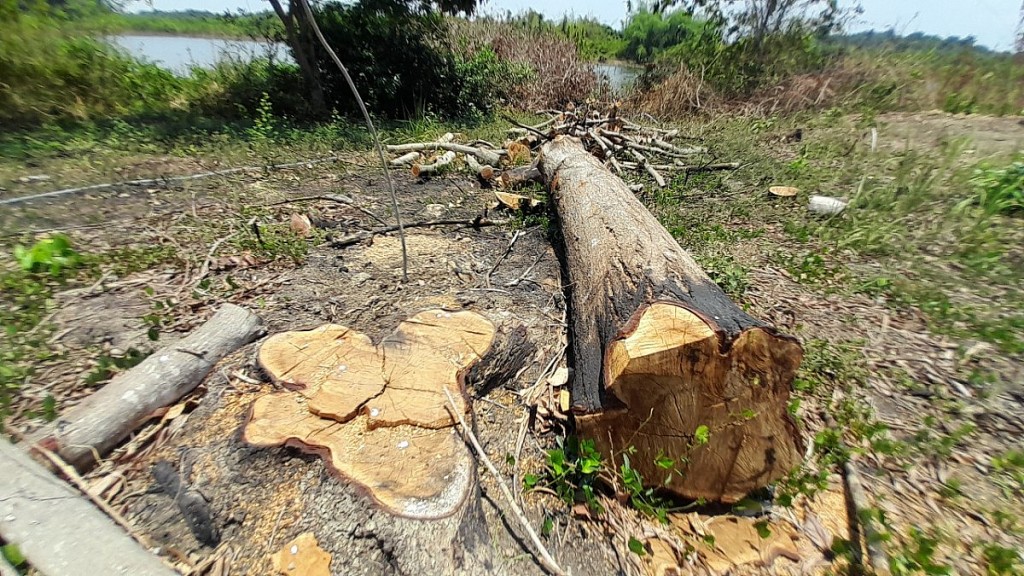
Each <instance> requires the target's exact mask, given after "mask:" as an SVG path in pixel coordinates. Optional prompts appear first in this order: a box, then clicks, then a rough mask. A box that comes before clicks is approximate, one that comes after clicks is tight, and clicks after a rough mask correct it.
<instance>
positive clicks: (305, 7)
mask: <svg viewBox="0 0 1024 576" xmlns="http://www.w3.org/2000/svg"><path fill="white" fill-rule="evenodd" d="M299 3H300V4H302V11H303V12H304V13H305V15H306V19H308V20H309V25H310V27H312V28H313V33H314V34H316V37H317V40H319V41H320V44H321V45H322V46H323V47H324V50H326V51H327V53H328V54H330V56H331V59H332V60H334V64H335V65H336V66H337V67H338V70H341V75H342V76H344V77H345V82H347V83H348V87H349V89H350V90H352V95H353V96H355V98H356V102H358V103H359V109H360V110H361V111H362V112H363V118H364V119H365V120H366V127H367V128H368V129H369V130H370V136H371V137H372V138H373V143H374V144H375V147H376V148H377V156H378V157H379V158H380V165H381V168H382V169H383V170H384V180H385V181H387V183H388V192H390V193H391V207H392V209H393V210H394V211H395V223H396V226H397V229H398V237H399V238H400V239H401V241H402V280H405V281H408V280H409V252H408V250H406V248H405V230H404V229H402V216H401V214H399V211H398V196H397V195H396V194H395V183H394V182H392V181H391V171H390V170H388V161H387V158H385V157H384V148H383V147H382V146H381V144H380V138H379V137H378V136H377V129H376V128H374V127H373V120H371V119H370V113H369V112H367V111H366V103H365V102H363V98H362V97H361V96H360V95H359V90H357V89H356V83H355V82H353V81H352V77H351V76H349V73H348V70H347V69H346V68H345V65H344V64H342V63H341V59H340V58H338V54H337V53H335V52H334V50H333V49H332V48H331V45H330V44H328V43H327V39H326V38H324V33H323V32H321V31H320V26H318V25H317V23H316V19H315V18H313V10H312V8H310V7H309V1H308V0H299Z"/></svg>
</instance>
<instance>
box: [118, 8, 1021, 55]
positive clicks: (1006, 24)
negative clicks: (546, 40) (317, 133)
mask: <svg viewBox="0 0 1024 576" xmlns="http://www.w3.org/2000/svg"><path fill="white" fill-rule="evenodd" d="M859 3H860V5H861V7H862V8H863V9H864V13H863V14H862V15H861V16H859V17H857V18H856V19H855V20H854V22H852V23H851V24H850V25H849V26H848V29H849V30H851V31H859V30H869V29H872V28H874V29H877V30H884V29H888V28H895V29H896V31H897V32H901V33H904V34H910V33H912V32H925V33H927V34H936V35H938V36H943V37H945V36H974V37H975V38H977V40H978V43H979V44H983V45H985V46H988V47H989V48H993V49H996V50H1010V49H1011V48H1012V47H1013V39H1014V33H1015V30H1016V28H1017V21H1018V19H1019V14H1020V8H1021V0H859ZM852 4H853V2H852V0H840V5H845V6H847V7H848V6H851V5H852ZM268 7H269V4H268V3H267V2H265V1H264V0H147V1H146V2H138V3H136V4H134V5H132V6H131V8H132V9H134V10H151V9H155V10H187V9H196V10H209V11H211V12H224V11H231V12H234V11H236V10H238V9H239V8H241V9H243V10H247V11H256V10H265V9H267V8H268ZM530 8H532V9H534V10H536V11H538V12H540V13H542V14H544V15H545V16H547V17H548V18H552V19H557V18H561V17H562V15H563V14H576V15H579V16H594V17H596V18H597V19H598V20H600V21H602V22H604V23H606V24H610V25H612V26H614V27H616V28H617V27H619V26H620V25H621V23H622V21H623V20H625V18H626V2H625V0H483V4H482V6H481V11H482V12H483V13H485V14H501V13H504V12H505V11H506V10H511V11H512V12H520V11H525V10H527V9H530Z"/></svg>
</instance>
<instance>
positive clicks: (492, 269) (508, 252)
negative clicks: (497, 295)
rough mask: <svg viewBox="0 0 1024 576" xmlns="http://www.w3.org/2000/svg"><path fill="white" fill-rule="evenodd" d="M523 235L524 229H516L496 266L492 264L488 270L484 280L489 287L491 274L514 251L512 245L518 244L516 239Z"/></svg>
mask: <svg viewBox="0 0 1024 576" xmlns="http://www.w3.org/2000/svg"><path fill="white" fill-rule="evenodd" d="M522 235H523V231H522V230H516V231H515V233H514V234H512V240H510V241H509V243H508V248H506V249H505V251H504V252H502V254H501V258H498V261H497V262H495V263H494V266H491V269H490V270H489V271H488V272H487V276H486V278H485V279H484V280H485V282H486V284H487V287H488V288H490V287H491V275H492V274H494V271H495V270H497V269H498V266H499V265H501V261H502V260H504V259H505V258H506V257H507V256H508V255H509V254H510V253H511V252H512V247H513V246H515V245H516V241H517V240H519V237H520V236H522Z"/></svg>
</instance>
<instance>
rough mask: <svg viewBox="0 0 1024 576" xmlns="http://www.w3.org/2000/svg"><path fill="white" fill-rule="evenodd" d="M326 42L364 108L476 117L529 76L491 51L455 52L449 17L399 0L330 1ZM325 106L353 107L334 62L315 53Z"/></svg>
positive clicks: (324, 23) (321, 18) (324, 21)
mask: <svg viewBox="0 0 1024 576" xmlns="http://www.w3.org/2000/svg"><path fill="white" fill-rule="evenodd" d="M317 20H318V22H319V23H320V27H321V29H322V31H323V33H324V36H325V37H326V38H327V41H328V42H329V43H330V44H331V46H332V47H333V48H334V49H335V50H336V51H337V52H338V56H339V58H341V61H342V62H343V63H344V64H345V66H346V67H347V68H348V69H349V72H350V73H351V74H352V77H353V80H354V81H355V83H356V86H357V87H358V88H359V92H360V94H361V96H362V97H363V99H364V100H365V101H366V104H367V107H368V108H369V109H370V110H373V111H374V112H376V113H378V114H382V115H385V116H390V117H405V118H409V117H419V116H423V115H431V114H432V115H437V116H442V117H460V118H464V117H475V116H479V115H484V114H489V113H490V112H491V111H492V110H493V108H494V107H495V106H496V105H497V104H499V103H500V101H501V100H502V99H504V98H507V97H508V96H509V94H510V93H511V91H512V90H513V89H514V87H515V86H516V85H517V84H518V83H520V82H522V81H523V80H524V79H525V78H526V77H527V75H528V72H527V70H526V69H525V68H524V67H522V66H519V65H516V64H515V63H512V62H509V61H508V60H505V59H501V58H499V57H498V56H497V55H496V54H495V53H494V51H487V50H480V51H474V52H472V53H467V52H464V51H456V50H454V49H453V47H452V43H451V42H450V36H449V32H448V23H447V22H446V20H445V19H444V18H443V17H442V16H441V15H440V14H437V13H435V12H416V11H413V10H412V9H410V8H408V7H407V6H406V5H405V4H401V3H387V2H383V3H378V2H365V1H364V2H360V3H357V4H353V5H346V4H340V3H334V2H332V3H329V4H326V5H324V6H323V7H322V8H321V9H320V11H319V15H318V17H317ZM317 63H318V66H319V69H320V70H321V75H322V81H323V85H324V91H325V93H326V95H327V98H328V106H330V107H333V108H335V109H336V110H338V111H341V112H346V113H352V112H354V111H356V110H357V108H356V106H357V105H356V102H355V100H354V99H353V98H352V95H351V92H350V91H349V87H348V85H347V84H346V82H345V80H344V78H343V77H342V75H341V74H340V73H339V72H338V71H337V70H336V68H335V65H334V63H333V61H331V60H330V57H329V56H328V55H327V54H325V53H324V52H323V51H322V50H318V51H317Z"/></svg>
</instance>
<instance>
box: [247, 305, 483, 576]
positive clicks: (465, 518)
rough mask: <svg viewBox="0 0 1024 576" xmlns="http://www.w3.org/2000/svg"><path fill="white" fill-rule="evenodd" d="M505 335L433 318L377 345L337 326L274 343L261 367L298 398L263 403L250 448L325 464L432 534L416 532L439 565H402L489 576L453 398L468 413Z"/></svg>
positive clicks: (457, 316)
mask: <svg viewBox="0 0 1024 576" xmlns="http://www.w3.org/2000/svg"><path fill="white" fill-rule="evenodd" d="M495 332H496V330H495V327H494V325H493V324H492V323H491V322H490V321H489V320H487V319H485V318H484V317H482V316H480V315H478V314H475V313H472V312H466V311H462V312H448V311H444V310H429V311H426V312H421V313H419V314H417V315H415V316H413V317H412V318H409V319H408V320H406V321H404V322H402V323H401V324H400V325H399V327H398V329H397V330H396V331H395V332H394V333H392V334H391V335H390V336H388V337H386V338H385V339H384V340H383V341H382V342H381V343H380V344H379V345H375V344H374V343H373V342H372V341H371V340H370V339H369V337H367V336H366V335H364V334H361V333H359V332H356V331H354V330H351V329H349V328H346V327H344V326H338V325H333V324H328V325H325V326H322V327H320V328H316V329H314V330H308V331H296V332H285V333H281V334H276V335H274V336H272V337H270V338H269V339H267V341H266V342H265V343H264V344H263V345H262V346H261V348H260V351H259V363H260V365H261V366H262V367H263V369H264V370H265V371H266V372H267V373H268V374H269V375H270V377H271V378H272V379H273V380H274V381H275V382H277V383H278V384H281V385H282V386H284V387H286V388H288V389H290V390H292V392H278V393H272V394H268V395H265V396H262V397H260V398H259V399H257V400H256V401H255V402H254V403H253V404H252V407H251V409H250V412H249V416H248V418H247V421H246V423H245V426H244V429H243V439H244V441H246V442H247V443H249V444H252V445H255V446H265V447H272V446H283V445H286V446H293V447H296V448H299V449H300V450H303V451H306V452H310V453H314V454H317V455H319V456H321V457H322V458H323V460H324V462H325V463H326V464H327V466H328V468H329V469H330V470H331V471H332V472H333V473H334V474H335V475H337V476H339V477H341V478H343V479H344V480H347V481H348V482H349V483H350V484H352V485H353V486H356V487H357V488H359V489H360V492H362V493H363V494H365V495H367V496H369V497H370V498H371V499H372V500H373V501H374V502H375V503H376V504H378V505H379V506H380V507H381V508H383V509H384V510H386V511H387V512H389V513H390V514H392V515H394V516H397V517H401V518H410V519H415V520H419V521H422V522H425V523H433V524H424V525H423V526H421V527H420V528H418V529H417V530H416V531H415V533H416V534H417V535H418V536H417V538H419V537H420V536H424V535H429V538H430V542H431V544H432V545H433V546H434V548H433V552H432V554H431V555H423V554H422V553H423V551H422V550H413V549H412V548H413V547H410V549H409V550H406V551H400V550H393V552H392V553H393V554H395V555H400V554H408V555H409V557H408V558H405V559H404V560H403V561H401V562H399V563H401V564H404V565H407V566H410V565H411V566H419V567H420V568H422V569H424V570H427V571H428V572H430V571H434V570H435V568H436V567H437V566H440V567H441V568H437V569H439V570H441V572H438V573H457V574H462V573H481V572H482V571H486V572H489V571H490V569H491V552H490V548H489V547H488V546H486V545H480V544H481V543H486V542H489V537H488V536H487V527H486V525H484V523H483V518H482V510H481V508H480V504H479V487H478V484H477V475H476V463H475V461H474V460H473V457H472V455H471V454H470V453H469V451H468V448H467V447H466V445H465V444H464V442H463V440H462V439H461V437H460V436H459V435H458V434H457V433H456V431H455V428H454V422H455V421H454V420H453V418H452V414H451V413H450V412H449V408H448V401H447V397H446V395H445V390H447V391H449V392H450V393H451V395H452V397H453V398H455V402H456V404H457V405H458V409H459V410H462V411H463V412H464V413H465V412H467V411H468V410H469V403H468V399H467V397H466V394H465V385H464V380H465V376H466V374H467V372H468V371H469V370H470V368H471V367H473V366H475V365H476V364H477V363H478V362H479V361H480V359H481V358H482V357H483V356H484V355H485V354H487V352H488V350H489V349H490V348H491V344H492V340H493V338H494V336H495ZM397 524H399V523H398V522H397V521H396V525H397ZM470 535H471V536H470ZM431 566H434V567H435V568H430V567H431Z"/></svg>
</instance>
